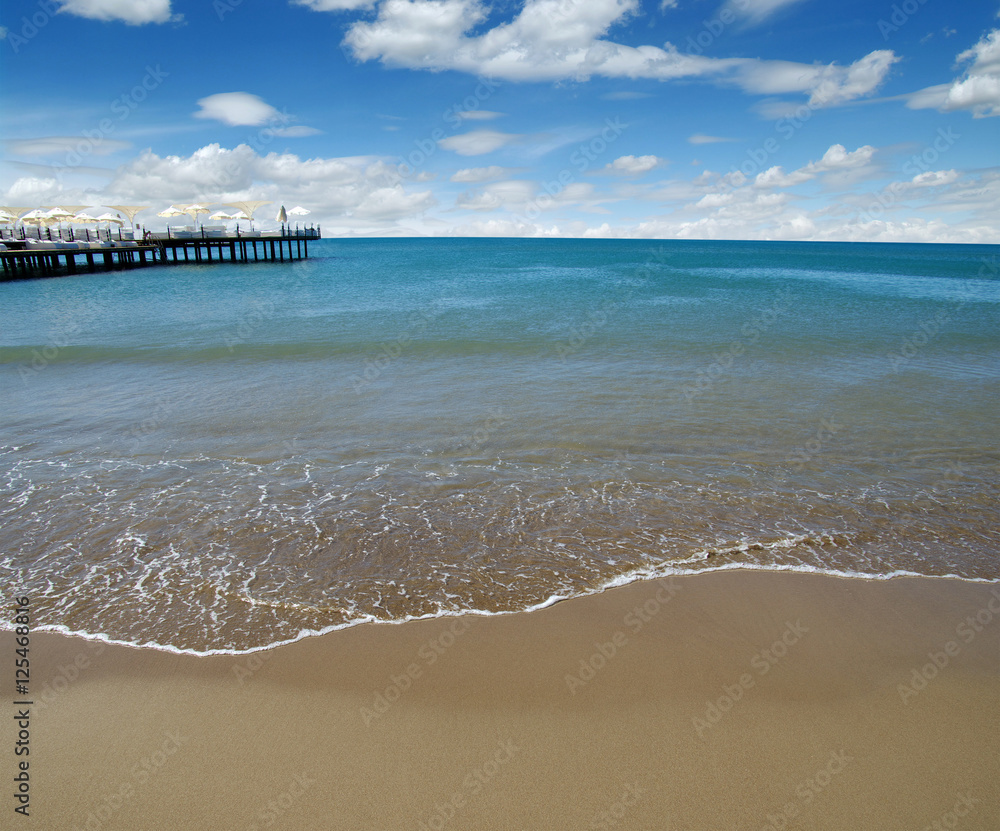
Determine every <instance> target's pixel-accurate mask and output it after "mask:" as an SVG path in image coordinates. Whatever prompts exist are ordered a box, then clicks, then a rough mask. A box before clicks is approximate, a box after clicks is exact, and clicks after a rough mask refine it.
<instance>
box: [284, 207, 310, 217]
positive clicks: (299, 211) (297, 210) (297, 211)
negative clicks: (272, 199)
mask: <svg viewBox="0 0 1000 831" xmlns="http://www.w3.org/2000/svg"><path fill="white" fill-rule="evenodd" d="M310 213H312V211H307V210H306V209H305V208H303V207H300V206H299V205H296V206H295V207H294V208H292V209H291V210H290V211H289V212H288V215H289V216H308V215H309V214H310Z"/></svg>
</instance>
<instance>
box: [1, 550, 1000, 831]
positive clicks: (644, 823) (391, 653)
mask: <svg viewBox="0 0 1000 831" xmlns="http://www.w3.org/2000/svg"><path fill="white" fill-rule="evenodd" d="M987 618H988V619H987ZM13 640H14V639H13V634H12V633H10V632H3V633H0V646H2V648H3V649H4V650H6V651H7V654H8V655H12V654H13V649H14V645H13ZM31 641H32V652H31V656H32V689H31V692H32V694H33V696H34V699H33V700H34V701H35V704H34V705H33V707H32V713H31V715H32V734H31V741H32V754H31V771H32V780H31V801H32V811H31V815H32V818H33V819H35V821H36V824H38V826H39V827H43V828H66V829H73V828H81V829H83V828H89V829H90V831H93V829H96V828H99V829H102V831H103V830H104V829H117V828H122V829H126V828H129V829H131V828H136V827H141V828H143V829H149V831H155V829H159V828H164V829H166V828H178V827H185V828H188V827H197V828H200V827H204V828H248V829H249V828H264V827H268V828H297V829H300V828H309V829H311V828H317V829H319V828H324V829H330V828H336V829H339V828H343V829H348V828H351V829H358V828H383V827H391V828H404V829H413V831H424V829H435V831H441V829H445V828H447V829H485V830H487V831H488V829H506V828H518V829H520V828H525V829H529V828H530V829H534V828H546V829H580V828H635V829H650V828H664V829H674V828H676V829H706V830H707V829H724V831H729V830H730V829H733V828H738V829H761V831H765V830H766V831H771V829H777V828H780V827H789V828H794V827H798V828H817V829H820V828H829V829H843V828H849V827H855V828H857V827H881V828H897V827H898V828H924V827H928V826H932V823H934V822H935V821H938V822H940V821H942V819H941V818H942V817H949V815H953V817H954V818H956V820H957V818H959V817H963V819H962V822H961V824H960V825H959V827H962V828H987V827H996V826H997V825H1000V777H997V776H996V773H997V761H996V758H997V757H996V749H997V748H998V747H1000V720H998V719H997V718H996V713H997V703H996V702H997V701H998V700H1000V587H998V586H996V585H994V584H993V583H992V582H989V583H983V582H978V581H977V582H973V581H967V580H963V579H954V578H932V577H899V578H892V579H884V580H858V579H852V578H839V577H832V576H829V575H825V574H817V573H811V574H810V573H802V572H775V571H770V570H744V569H740V570H735V569H725V570H720V571H711V572H705V573H700V574H694V575H682V576H677V577H665V578H661V579H659V580H652V581H648V582H639V583H631V584H628V585H625V586H621V587H616V588H614V589H608V590H604V591H602V592H600V593H598V594H594V595H589V596H586V597H580V598H573V599H569V600H565V601H562V602H558V603H555V604H553V605H551V606H549V607H546V608H544V609H540V610H538V611H535V612H531V613H530V614H525V613H517V614H504V615H496V616H489V617H485V616H475V615H465V616H462V617H452V618H433V619H424V620H418V621H411V622H407V623H404V624H400V625H394V626H360V625H359V626H352V627H349V628H347V629H342V630H338V631H335V632H331V633H328V634H325V635H323V636H319V637H306V638H304V639H301V640H299V641H295V642H293V643H290V644H287V645H284V646H279V647H275V648H272V649H268V650H266V651H263V652H256V653H249V654H246V653H244V654H242V655H216V656H196V655H190V654H177V653H169V652H165V651H162V650H157V649H148V648H147V649H143V648H135V647H128V646H116V645H110V644H106V643H102V642H100V641H93V640H87V639H83V638H79V637H72V636H66V635H61V634H56V633H51V632H34V633H32V635H31ZM46 685H48V687H46ZM46 689H48V690H49V691H51V692H52V695H50V696H49V699H48V700H45V699H44V697H43V693H44V691H45V690H46ZM907 690H911V692H907ZM7 721H8V728H7V731H8V732H9V731H10V730H11V729H12V727H11V724H12V721H11V720H10V719H8V720H7ZM3 739H4V741H7V735H6V734H4V735H3ZM13 759H14V757H13V756H11V757H10V760H9V761H8V762H7V763H6V764H5V765H4V767H3V768H2V769H0V773H4V774H6V773H7V771H8V770H11V771H12V768H11V765H12V764H13V762H12V761H11V760H13ZM13 775H14V774H13V772H11V776H13ZM5 799H6V801H7V802H10V801H11V797H6V798H5ZM963 800H964V801H963ZM7 809H8V808H5V810H7ZM963 811H964V812H965V813H960V812H963Z"/></svg>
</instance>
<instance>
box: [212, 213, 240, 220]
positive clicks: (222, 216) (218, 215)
mask: <svg viewBox="0 0 1000 831" xmlns="http://www.w3.org/2000/svg"><path fill="white" fill-rule="evenodd" d="M234 218H235V217H234V216H233V215H232V214H227V213H226V212H225V211H216V212H215V213H214V214H212V215H211V216H210V217H209V219H214V220H215V221H216V222H229V220H231V219H234Z"/></svg>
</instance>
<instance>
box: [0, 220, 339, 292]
mask: <svg viewBox="0 0 1000 831" xmlns="http://www.w3.org/2000/svg"><path fill="white" fill-rule="evenodd" d="M321 238H322V234H321V232H320V228H319V226H316V227H315V228H313V227H310V228H304V229H298V228H296V229H294V230H293V229H291V228H282V229H281V230H280V231H242V232H241V231H239V230H236V231H233V232H227V231H225V230H220V229H215V228H207V227H204V226H203V227H201V228H200V229H194V228H189V229H183V230H173V229H170V230H168V231H167V232H166V233H146V234H145V235H144V236H143V238H142V239H138V240H137V239H133V238H132V235H131V234H130V233H129V232H126V231H118V232H113V233H110V232H107V231H105V232H102V233H93V232H90V231H86V232H83V233H82V234H81V233H79V232H77V233H76V234H75V235H74V233H73V232H72V231H68V232H62V233H56V234H49V235H47V237H46V238H41V239H39V238H36V237H26V236H22V237H20V238H17V237H13V236H10V237H8V236H5V237H4V238H3V239H2V240H0V243H2V244H3V245H4V246H5V247H6V250H0V261H2V263H3V276H2V279H3V280H20V279H30V278H33V277H57V276H62V275H66V274H77V273H80V272H98V271H113V270H119V269H125V268H137V267H142V266H150V265H166V264H173V263H189V264H190V263H198V264H202V263H203V264H209V263H223V262H228V263H250V262H295V261H297V260H303V259H306V258H308V256H309V242H310V241H315V240H318V239H321Z"/></svg>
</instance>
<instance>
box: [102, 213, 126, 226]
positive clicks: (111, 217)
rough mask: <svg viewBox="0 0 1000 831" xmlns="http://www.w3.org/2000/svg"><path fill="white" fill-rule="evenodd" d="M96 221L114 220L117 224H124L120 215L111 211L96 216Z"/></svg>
mask: <svg viewBox="0 0 1000 831" xmlns="http://www.w3.org/2000/svg"><path fill="white" fill-rule="evenodd" d="M97 221H98V222H115V223H117V224H118V225H124V224H125V220H124V219H122V218H121V217H120V216H117V215H116V214H113V213H106V214H101V215H100V216H99V217H97Z"/></svg>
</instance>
